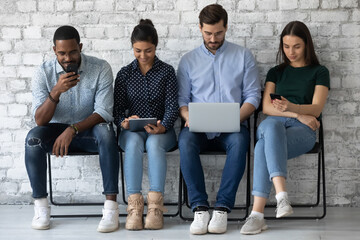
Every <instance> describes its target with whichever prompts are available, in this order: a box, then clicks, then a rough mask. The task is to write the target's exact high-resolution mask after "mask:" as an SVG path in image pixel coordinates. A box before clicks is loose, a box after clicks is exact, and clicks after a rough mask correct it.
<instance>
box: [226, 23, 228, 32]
mask: <svg viewBox="0 0 360 240" xmlns="http://www.w3.org/2000/svg"><path fill="white" fill-rule="evenodd" d="M227 30H228V25H227V24H226V26H225V32H226V31H227Z"/></svg>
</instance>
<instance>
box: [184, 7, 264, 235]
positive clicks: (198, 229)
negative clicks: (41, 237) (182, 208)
mask: <svg viewBox="0 0 360 240" xmlns="http://www.w3.org/2000/svg"><path fill="white" fill-rule="evenodd" d="M199 20H200V24H199V27H200V31H201V33H202V37H203V40H204V43H203V44H202V45H201V46H200V47H198V48H196V49H194V50H192V51H190V52H189V53H187V54H185V55H184V56H183V57H182V59H181V61H180V63H179V67H178V85H179V107H180V115H181V117H182V119H183V120H184V121H185V126H184V128H183V129H182V131H181V133H180V135H179V149H180V166H181V171H182V174H183V176H184V179H185V182H186V185H187V188H188V194H189V200H190V204H191V208H192V210H193V212H194V221H193V222H192V224H191V226H190V233H192V234H205V233H207V232H210V233H224V232H226V229H227V213H229V212H230V211H231V209H232V208H233V207H234V202H235V196H236V191H237V188H238V185H239V182H240V180H241V178H242V175H243V173H244V169H245V164H246V152H247V149H248V146H249V141H250V137H249V129H248V127H247V126H246V120H247V119H248V118H249V117H250V115H251V114H252V113H253V112H254V111H255V110H256V108H257V107H258V106H259V103H260V82H259V79H258V70H257V66H256V62H255V60H254V57H253V56H252V54H251V52H250V51H249V50H248V49H246V48H244V47H241V46H239V45H236V44H234V43H230V42H228V41H226V40H225V33H226V31H227V27H228V26H227V12H226V11H225V10H224V9H223V7H222V6H221V5H218V4H212V5H208V6H206V7H205V8H204V9H203V10H202V11H201V12H200V15H199ZM189 102H232V103H234V102H238V103H240V106H241V107H240V122H241V131H240V132H234V133H194V132H190V131H189V111H188V104H189ZM190 124H191V123H190ZM219 124H221V123H219ZM209 148H211V149H214V148H216V149H222V150H224V151H226V155H227V157H226V162H225V166H224V169H223V172H222V179H221V183H220V188H219V191H218V193H217V197H216V203H215V209H214V211H213V215H212V218H211V221H210V214H209V212H208V209H209V203H208V201H207V198H208V196H207V193H206V189H205V180H204V173H203V169H202V165H201V162H200V157H199V153H200V152H201V151H204V150H206V149H209ZM209 221H210V222H209Z"/></svg>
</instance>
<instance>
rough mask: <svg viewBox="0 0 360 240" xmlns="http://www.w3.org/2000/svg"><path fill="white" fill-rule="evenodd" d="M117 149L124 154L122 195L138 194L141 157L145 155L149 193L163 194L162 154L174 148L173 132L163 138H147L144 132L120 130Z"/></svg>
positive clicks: (160, 136) (141, 172) (141, 168)
mask: <svg viewBox="0 0 360 240" xmlns="http://www.w3.org/2000/svg"><path fill="white" fill-rule="evenodd" d="M119 145H120V147H121V149H123V150H124V152H125V161H124V172H125V180H126V191H127V193H128V194H129V195H130V194H135V193H141V189H142V188H141V185H142V184H141V183H142V178H143V155H144V151H145V150H146V152H147V157H148V176H149V182H150V191H154V192H161V193H164V188H165V179H166V168H167V163H166V152H167V151H169V150H170V149H172V148H174V147H175V146H176V134H175V131H174V129H173V128H171V129H169V130H167V131H166V132H165V133H163V134H149V133H147V132H145V131H141V132H131V131H130V130H122V131H121V133H120V136H119Z"/></svg>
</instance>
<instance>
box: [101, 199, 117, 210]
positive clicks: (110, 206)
mask: <svg viewBox="0 0 360 240" xmlns="http://www.w3.org/2000/svg"><path fill="white" fill-rule="evenodd" d="M104 208H105V209H110V210H116V209H118V203H117V202H115V201H112V200H105V203H104Z"/></svg>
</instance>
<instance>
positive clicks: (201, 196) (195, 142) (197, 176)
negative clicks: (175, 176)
mask: <svg viewBox="0 0 360 240" xmlns="http://www.w3.org/2000/svg"><path fill="white" fill-rule="evenodd" d="M206 145H207V137H206V134H204V133H193V132H190V131H189V128H187V127H186V128H183V129H182V130H181V132H180V135H179V150H180V167H181V172H182V174H183V177H184V180H185V183H186V186H187V189H188V194H189V200H190V204H191V207H192V210H194V209H195V208H196V207H198V206H205V207H208V206H209V203H208V201H207V198H208V196H207V193H206V189H205V180H204V171H203V168H202V165H201V161H200V156H199V154H200V152H201V151H202V150H204V149H205V148H206Z"/></svg>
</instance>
